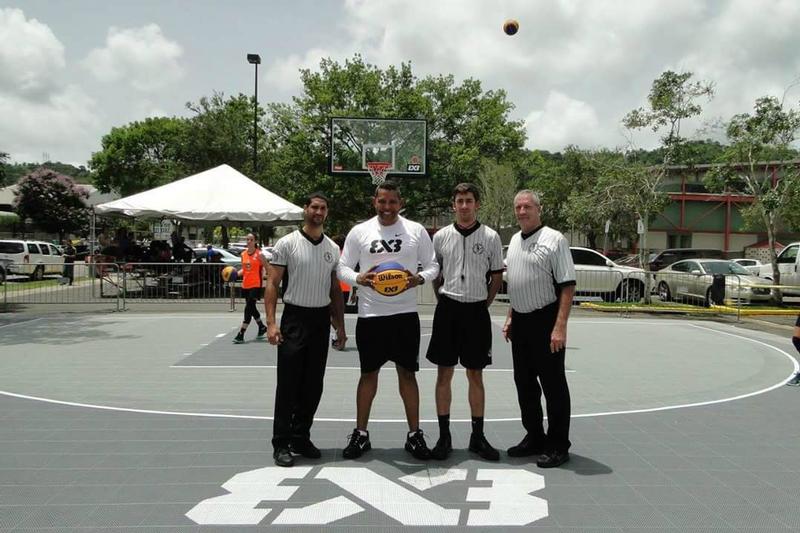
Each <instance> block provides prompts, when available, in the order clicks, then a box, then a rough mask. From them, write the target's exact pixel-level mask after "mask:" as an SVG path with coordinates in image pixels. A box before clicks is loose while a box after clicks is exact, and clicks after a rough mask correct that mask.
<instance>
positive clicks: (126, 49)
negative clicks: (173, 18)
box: [83, 24, 184, 92]
mask: <svg viewBox="0 0 800 533" xmlns="http://www.w3.org/2000/svg"><path fill="white" fill-rule="evenodd" d="M182 55H183V48H181V46H180V45H179V44H178V43H176V42H175V41H170V40H169V39H167V38H166V37H164V35H163V34H162V33H161V28H160V27H159V26H158V25H157V24H148V25H146V26H143V27H141V28H128V29H125V28H116V27H113V26H112V27H111V28H109V30H108V37H107V38H106V45H105V47H104V48H96V49H94V50H92V51H91V52H89V55H88V56H87V57H86V58H85V59H84V60H83V66H84V67H85V68H86V69H88V70H89V72H91V73H92V75H93V76H94V77H95V78H96V79H98V80H100V81H102V82H106V83H113V82H118V81H124V82H125V83H126V84H130V85H131V86H133V87H134V88H136V89H138V90H140V91H144V92H150V91H157V90H159V89H163V88H164V87H165V86H167V85H169V84H171V83H173V82H175V81H177V80H179V79H181V78H182V77H183V75H184V70H183V67H182V66H181V64H180V63H179V60H180V58H181V56H182Z"/></svg>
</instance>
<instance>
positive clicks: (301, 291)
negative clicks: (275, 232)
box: [270, 230, 339, 307]
mask: <svg viewBox="0 0 800 533" xmlns="http://www.w3.org/2000/svg"><path fill="white" fill-rule="evenodd" d="M270 263H272V264H273V265H275V266H282V267H284V268H286V273H287V274H288V280H287V278H286V274H284V281H283V282H284V292H283V301H284V302H285V303H288V304H292V305H299V306H301V307H325V306H326V305H328V304H329V303H330V302H331V272H336V266H337V265H338V263H339V247H338V246H336V243H335V242H333V241H332V240H331V239H329V238H328V237H327V236H325V235H323V236H322V237H320V238H319V239H317V240H314V239H312V238H311V237H309V236H308V234H306V233H305V232H304V231H303V230H296V231H293V232H292V233H290V234H289V235H286V236H285V237H281V238H280V239H278V242H276V243H275V250H274V251H273V252H272V261H270Z"/></svg>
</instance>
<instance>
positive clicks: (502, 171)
mask: <svg viewBox="0 0 800 533" xmlns="http://www.w3.org/2000/svg"><path fill="white" fill-rule="evenodd" d="M478 176H479V179H478V181H479V183H480V187H481V189H482V194H481V210H480V218H481V219H482V220H483V221H484V222H485V223H486V224H488V225H489V226H491V227H492V228H494V229H496V230H499V229H500V228H505V227H508V226H511V225H513V224H514V221H515V220H514V207H513V206H514V195H515V194H516V192H517V176H516V173H515V172H514V169H513V168H512V167H511V166H510V165H507V164H505V165H504V164H500V163H497V162H496V161H493V160H491V159H486V160H484V161H483V165H482V168H481V171H480V173H479V174H478Z"/></svg>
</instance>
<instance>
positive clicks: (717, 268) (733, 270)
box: [703, 261, 752, 276]
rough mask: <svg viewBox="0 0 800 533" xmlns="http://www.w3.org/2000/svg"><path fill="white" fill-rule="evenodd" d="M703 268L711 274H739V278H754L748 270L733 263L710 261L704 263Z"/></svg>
mask: <svg viewBox="0 0 800 533" xmlns="http://www.w3.org/2000/svg"><path fill="white" fill-rule="evenodd" d="M703 268H704V269H705V271H706V272H708V273H709V274H738V275H739V276H752V273H751V272H748V270H747V269H746V268H744V267H743V266H742V265H740V264H738V263H734V262H733V261H713V262H712V261H709V262H708V263H703Z"/></svg>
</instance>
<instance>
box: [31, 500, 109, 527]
mask: <svg viewBox="0 0 800 533" xmlns="http://www.w3.org/2000/svg"><path fill="white" fill-rule="evenodd" d="M95 507H96V506H95V505H45V506H39V507H33V508H32V510H31V513H30V514H29V515H28V516H26V517H25V519H24V520H23V521H22V523H20V524H18V527H24V528H33V529H45V528H49V529H66V528H72V527H77V526H79V525H80V524H81V522H83V521H84V520H86V519H87V518H88V517H89V516H90V515H91V514H92V512H94V510H95Z"/></svg>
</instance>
